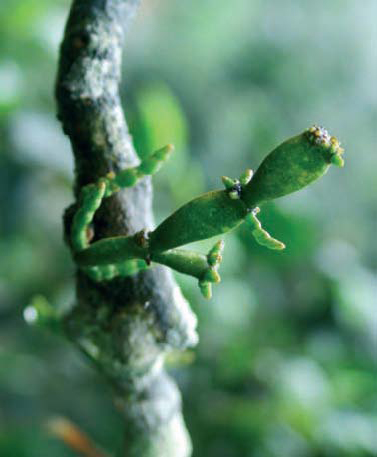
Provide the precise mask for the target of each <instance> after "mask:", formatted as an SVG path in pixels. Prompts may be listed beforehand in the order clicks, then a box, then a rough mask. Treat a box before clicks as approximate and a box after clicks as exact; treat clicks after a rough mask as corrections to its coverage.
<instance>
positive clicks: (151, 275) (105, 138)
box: [56, 0, 197, 457]
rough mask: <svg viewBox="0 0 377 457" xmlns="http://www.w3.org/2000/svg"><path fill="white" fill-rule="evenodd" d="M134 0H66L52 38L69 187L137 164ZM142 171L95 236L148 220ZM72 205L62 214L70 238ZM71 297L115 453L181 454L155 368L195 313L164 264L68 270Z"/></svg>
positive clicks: (182, 442) (107, 210)
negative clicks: (128, 72) (123, 77)
mask: <svg viewBox="0 0 377 457" xmlns="http://www.w3.org/2000/svg"><path fill="white" fill-rule="evenodd" d="M138 3H139V2H138V0H74V1H73V3H72V7H71V11H70V15H69V18H68V21H67V25H66V30H65V34H64V39H63V42H62V45H61V51H60V61H59V69H58V75H57V83H56V97H57V102H58V117H59V119H60V121H61V122H62V126H63V130H64V132H65V133H66V134H67V135H68V136H69V138H70V141H71V145H72V150H73V153H74V157H75V186H74V189H75V195H76V197H78V195H79V190H80V188H81V187H82V186H83V185H85V184H88V183H90V182H95V181H97V180H98V178H100V177H101V176H104V175H105V174H106V173H108V172H109V171H114V172H118V171H119V170H121V169H122V168H125V167H128V166H135V165H137V164H138V163H139V160H138V157H137V155H136V153H135V150H134V148H133V145H132V141H131V137H130V135H129V132H128V129H127V125H126V122H125V119H124V114H123V110H122V108H121V103H120V97H119V93H118V85H119V81H120V73H121V56H122V43H123V36H124V33H125V29H126V28H127V27H128V25H129V23H130V18H131V17H132V16H133V15H134V13H135V12H136V9H137V7H138ZM151 203H152V186H151V180H150V178H148V177H146V178H143V179H142V180H141V182H140V183H138V184H137V185H136V186H135V187H133V188H130V189H126V190H123V191H122V192H119V193H118V194H116V195H114V196H112V197H110V198H108V199H107V200H106V201H105V202H104V204H103V205H102V207H101V209H100V210H99V211H98V214H96V217H95V220H94V234H95V235H94V240H97V239H101V238H103V237H108V236H114V235H127V234H132V233H135V232H136V231H138V230H141V229H148V230H150V229H152V228H153V224H154V222H153V214H152V209H151ZM74 208H75V205H73V206H72V207H71V208H68V210H67V211H66V214H65V218H64V222H65V224H64V225H65V235H66V239H67V240H68V239H69V233H70V223H71V220H72V214H73V212H74ZM76 295H77V300H76V303H75V305H74V306H73V307H72V310H71V311H70V312H69V313H68V314H67V316H66V317H65V321H64V328H65V331H66V334H67V336H68V337H69V338H70V339H71V340H72V341H73V343H74V344H75V345H77V347H78V348H79V349H80V350H81V351H83V352H84V353H85V354H86V355H87V356H88V357H89V358H90V359H91V360H92V362H93V363H94V365H95V366H96V367H97V369H98V370H100V372H101V373H102V374H103V376H104V378H105V380H106V381H107V382H108V383H110V384H111V386H112V387H113V391H114V398H115V404H116V406H117V408H118V409H119V411H120V412H121V414H122V416H123V419H124V430H125V432H124V434H125V439H124V448H123V450H122V454H121V455H123V456H127V457H141V456H142V457H188V456H189V455H190V454H191V443H190V439H189V437H188V434H187V431H186V428H185V425H184V422H183V418H182V413H181V397H180V393H179V390H178V388H177V386H176V385H175V383H174V381H172V379H171V378H170V377H169V376H168V375H167V374H166V372H165V370H164V357H165V354H166V353H167V352H168V351H169V350H172V349H181V350H182V349H185V348H187V347H190V346H193V345H195V344H196V343H197V333H196V317H195V315H194V314H193V313H192V311H191V309H190V307H189V305H188V303H187V301H186V300H185V299H184V297H183V296H182V294H181V291H180V289H179V287H178V286H177V284H176V283H175V281H174V279H173V278H172V275H171V273H170V271H168V270H167V269H166V268H164V267H155V268H153V269H150V270H147V271H143V272H141V273H139V274H137V275H135V276H132V277H129V278H117V279H114V280H112V281H106V282H103V283H97V282H94V281H92V280H91V279H90V278H88V277H87V276H86V275H85V274H84V273H80V272H79V271H77V273H76Z"/></svg>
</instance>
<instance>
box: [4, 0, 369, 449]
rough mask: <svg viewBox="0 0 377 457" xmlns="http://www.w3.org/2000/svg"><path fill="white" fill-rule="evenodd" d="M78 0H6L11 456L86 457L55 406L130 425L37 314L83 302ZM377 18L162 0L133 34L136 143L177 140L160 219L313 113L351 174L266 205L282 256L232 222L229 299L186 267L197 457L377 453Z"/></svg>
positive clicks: (250, 162)
mask: <svg viewBox="0 0 377 457" xmlns="http://www.w3.org/2000/svg"><path fill="white" fill-rule="evenodd" d="M69 3H70V2H69V1H68V0H1V2H0V204H1V217H0V456H1V457H3V456H4V457H24V456H25V457H37V456H38V457H40V456H42V457H44V456H54V457H66V456H73V455H74V454H73V453H72V452H71V451H69V450H68V449H66V448H65V446H64V445H63V444H61V443H59V442H58V441H56V440H55V439H53V438H52V437H51V436H49V435H48V433H47V432H46V431H45V428H44V424H45V423H46V421H47V420H48V419H49V418H51V417H53V416H56V415H58V416H63V417H66V418H69V419H71V420H73V421H74V422H75V423H77V424H79V425H80V426H81V427H82V428H83V429H84V430H85V431H86V432H88V433H89V434H90V435H91V436H92V437H93V438H94V439H95V440H96V441H97V442H98V443H100V444H101V445H102V446H104V447H105V448H108V449H114V448H116V447H118V446H120V444H121V439H122V424H121V420H120V417H119V416H118V415H117V413H116V412H115V411H114V409H113V406H112V402H111V393H110V391H109V389H108V387H106V386H105V385H104V384H103V382H102V380H101V379H100V377H99V376H98V375H97V374H96V373H95V372H94V371H93V370H92V369H91V368H90V367H89V366H88V365H87V363H86V361H85V360H84V359H83V358H82V357H81V356H80V355H79V354H78V353H77V352H76V351H75V350H74V348H73V347H71V345H70V344H69V343H68V342H65V341H63V340H61V339H60V338H59V337H57V336H55V335H53V334H50V333H48V332H47V331H45V330H43V329H39V328H35V327H33V326H28V325H27V324H26V323H25V320H24V318H23V310H24V308H25V307H26V306H27V305H28V304H30V303H31V302H32V301H33V300H39V301H41V300H43V299H44V298H43V297H45V299H47V300H48V301H49V302H50V303H52V304H53V305H54V306H56V307H58V308H59V309H60V310H63V309H65V308H67V307H68V306H69V305H70V304H71V303H72V302H73V300H74V295H73V272H74V268H73V264H72V262H71V260H70V256H69V253H68V250H67V249H66V247H65V246H64V244H63V242H62V223H61V215H62V212H63V209H64V208H65V207H66V206H67V205H68V204H70V202H72V192H71V183H72V178H73V171H72V169H73V161H72V157H71V153H70V147H69V144H68V140H67V139H66V138H65V137H64V136H63V134H62V132H61V129H60V126H59V124H58V122H57V121H56V119H55V102H54V99H53V85H54V78H55V73H56V64H57V53H58V44H59V41H60V40H61V37H62V32H63V27H64V22H65V19H66V17H67V14H68V9H69ZM376 16H377V3H376V2H375V1H374V0H363V1H362V2H358V1H355V0H352V1H351V0H332V1H328V0H327V1H326V0H318V1H316V2H313V1H310V0H302V1H300V2H297V1H293V0H281V1H280V0H270V1H262V0H234V1H233V2H229V1H228V0H191V1H181V0H143V6H142V9H141V11H140V13H139V15H138V18H137V20H136V21H135V23H134V24H133V27H132V30H131V31H129V33H128V40H127V44H126V48H125V61H124V76H123V82H122V88H121V90H122V97H123V101H124V105H125V111H126V115H127V119H128V122H129V125H130V130H131V133H132V135H133V137H134V140H135V144H136V147H137V150H138V151H139V153H140V154H143V153H145V151H150V150H152V149H154V148H157V147H158V146H161V145H163V144H165V143H170V142H172V143H175V145H176V151H175V154H174V157H173V158H172V159H171V160H170V162H169V163H168V164H167V165H166V167H165V168H164V169H163V170H162V171H161V172H160V173H159V174H158V176H156V177H155V178H154V184H155V198H154V206H155V214H156V220H157V221H161V220H162V219H163V218H164V217H165V216H167V215H168V214H169V213H170V212H171V211H172V210H174V209H175V208H176V207H177V206H178V205H180V204H182V203H183V202H185V201H187V200H188V199H190V198H192V197H194V196H196V195H197V194H199V193H201V192H203V191H206V190H208V189H212V188H218V187H221V184H220V180H219V177H220V176H222V175H224V174H226V175H228V176H232V177H236V176H239V174H240V173H241V172H242V171H243V170H244V169H245V168H247V167H252V168H255V167H256V166H257V164H258V163H259V162H260V160H261V159H262V158H263V157H264V155H265V154H266V153H267V152H268V151H269V150H271V149H272V148H273V147H274V146H275V145H277V144H278V143H279V142H281V141H282V140H284V139H285V138H286V137H289V136H291V135H293V134H296V133H298V132H300V131H302V130H303V129H304V128H305V127H307V126H309V125H311V124H313V123H319V124H323V125H325V126H326V127H327V128H328V129H329V130H330V132H331V133H332V134H334V135H336V136H338V137H339V138H340V139H341V141H342V143H343V145H344V147H345V148H346V153H345V159H346V167H345V168H344V169H342V170H340V169H336V168H334V167H332V168H331V170H330V171H329V173H328V174H327V175H326V176H325V177H324V178H323V179H321V180H320V181H319V182H317V183H315V184H314V185H312V186H311V187H310V188H308V189H306V190H304V191H301V192H300V193H298V194H294V195H291V196H289V197H286V198H283V199H280V200H278V201H276V203H275V204H270V205H266V206H264V207H263V211H262V212H261V219H262V221H263V223H264V225H265V227H266V228H267V229H268V230H269V231H270V232H271V234H272V235H273V236H275V237H277V238H278V239H281V240H283V241H284V242H286V244H287V249H286V250H285V251H284V252H283V253H277V252H271V251H268V250H266V249H264V248H262V247H259V246H258V245H256V243H255V242H254V240H253V239H252V237H251V236H250V234H248V233H247V231H246V230H245V229H244V228H241V229H239V230H237V231H236V232H234V233H232V234H231V235H228V236H227V238H226V250H225V255H224V261H223V265H222V269H221V274H222V277H223V282H222V283H221V284H220V285H219V286H216V287H215V288H214V298H213V299H212V301H210V302H205V301H204V300H203V299H202V297H201V296H200V294H199V291H198V288H197V285H196V282H195V281H193V280H192V279H191V278H186V277H184V276H182V275H178V274H177V275H176V277H177V280H178V282H179V283H180V284H181V286H182V289H183V291H184V294H185V295H186V297H188V299H189V300H190V303H191V304H192V307H193V309H194V310H195V312H196V313H197V314H198V317H199V332H200V338H201V340H200V344H199V346H198V347H197V348H196V349H195V350H194V351H191V353H189V354H188V355H187V356H185V357H181V358H178V359H180V360H179V361H178V362H177V360H176V361H175V362H172V363H171V371H172V373H173V374H174V376H175V378H176V379H177V380H178V382H179V384H180V387H181V389H182V393H183V398H184V413H185V418H186V421H187V424H188V427H189V429H190V432H191V435H192V439H193V442H194V446H195V452H194V457H241V456H242V457H358V456H363V457H364V456H376V455H377V376H376V375H377V368H376V354H377V310H376V305H377V303H376V296H377V281H376V269H377V252H376V251H377V243H376V238H375V233H376V231H377V206H376V198H375V197H376V194H377V179H376V177H375V174H376V169H377V155H376V152H375V148H376V144H377V143H376V140H377V138H376V125H377V109H376V99H377V92H376V78H377V59H376V53H375V49H376V38H377V32H376V27H375V18H376ZM211 243H212V241H211ZM206 246H208V243H202V245H201V246H200V249H205V248H206ZM36 295H37V297H36ZM38 295H40V296H42V298H38Z"/></svg>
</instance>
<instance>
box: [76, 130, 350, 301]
mask: <svg viewBox="0 0 377 457" xmlns="http://www.w3.org/2000/svg"><path fill="white" fill-rule="evenodd" d="M172 149H173V147H172V146H171V145H168V146H165V147H164V148H162V149H160V150H158V151H157V152H155V153H153V154H152V155H151V156H149V157H147V158H146V159H145V160H144V161H143V162H142V163H141V164H140V165H139V166H137V167H133V168H127V169H125V170H122V171H120V172H119V173H118V174H116V175H115V174H113V173H110V174H108V175H107V176H106V177H104V178H101V179H100V180H99V181H98V182H97V183H95V184H89V185H87V186H84V187H83V188H82V190H81V194H80V199H79V207H78V210H77V211H76V213H75V215H74V218H73V223H72V230H71V247H72V251H73V255H74V258H75V261H76V263H77V265H78V266H79V268H81V269H82V270H83V271H84V272H85V273H86V274H88V275H89V276H90V277H91V278H92V279H93V280H95V281H104V280H111V279H113V278H114V277H116V276H128V275H132V274H135V273H137V272H138V271H140V270H143V269H145V268H149V266H150V264H151V263H152V262H156V263H160V264H163V265H167V266H168V267H170V268H173V269H174V270H176V271H179V272H180V273H184V274H187V275H191V276H193V277H195V278H197V279H198V281H199V287H200V290H201V292H202V294H203V296H204V297H205V298H210V297H211V294H212V290H211V287H212V283H218V282H220V276H219V273H218V268H219V265H220V263H221V260H222V257H221V254H222V251H223V248H224V242H223V241H218V242H217V243H216V244H215V245H214V246H213V247H212V249H211V250H210V251H209V252H208V254H207V255H203V254H200V253H197V252H194V251H189V250H184V249H178V248H179V247H180V246H183V245H185V244H188V243H192V242H194V241H199V240H204V239H207V238H211V237H214V236H216V235H221V234H223V233H226V232H229V231H230V230H232V229H234V228H236V227H238V226H239V225H240V224H242V223H243V222H245V223H246V225H247V226H248V227H249V228H250V231H251V234H252V235H253V236H254V238H255V240H256V241H257V242H258V243H259V244H261V245H263V246H266V247H268V248H270V249H277V250H281V249H284V248H285V245H284V244H283V243H282V242H280V241H278V240H276V239H274V238H272V237H271V236H270V234H269V233H268V232H267V231H266V230H264V229H263V228H262V225H261V223H260V221H259V220H258V219H257V216H256V215H257V213H258V212H259V207H258V205H259V204H260V203H263V202H265V201H268V200H273V199H275V198H278V197H282V196H283V195H287V194H290V193H292V192H296V191H297V190H300V189H302V188H303V187H305V186H307V185H308V184H310V183H311V182H313V181H315V180H316V179H318V178H319V177H320V176H322V175H323V174H325V173H326V171H327V170H328V168H329V166H330V164H334V165H336V166H339V167H342V166H343V165H344V161H343V158H342V153H343V149H342V148H341V147H340V143H339V142H338V140H337V139H336V138H335V137H333V136H330V135H329V134H328V132H327V131H326V130H325V129H324V128H322V127H317V126H313V127H311V128H309V129H307V130H306V131H305V132H303V133H301V134H300V135H297V136H294V137H292V138H290V139H288V140H286V141H285V142H284V143H282V144H280V145H279V146H278V147H277V148H275V149H274V150H273V151H272V152H271V153H270V154H268V155H267V156H266V158H265V159H264V160H263V162H262V163H261V165H260V166H259V168H258V169H257V171H256V172H255V173H254V174H253V172H252V170H249V169H248V170H246V171H245V172H244V173H243V174H242V175H241V176H240V178H239V179H235V180H233V179H231V178H228V177H226V176H223V177H222V182H223V184H224V187H225V189H224V190H214V191H211V192H207V193H205V194H203V195H200V196H199V197H197V198H195V199H193V200H191V201H190V202H188V203H186V204H185V205H183V206H182V207H181V208H179V209H178V210H177V211H175V212H174V213H173V214H171V215H170V216H169V217H168V218H167V219H165V220H164V221H163V222H162V223H161V224H160V225H159V226H158V227H157V228H156V229H155V230H153V231H152V232H146V231H141V232H138V233H136V234H134V235H131V236H118V237H111V238H105V239H102V240H99V241H96V242H94V243H92V244H89V236H88V233H89V228H90V224H91V223H92V221H93V217H94V214H95V212H96V211H97V209H98V208H99V207H100V205H101V202H102V200H103V199H104V198H106V197H109V196H110V195H112V194H114V193H115V192H118V191H119V190H121V189H123V188H125V187H132V186H134V185H135V184H136V183H137V182H138V180H139V179H141V178H142V177H143V176H145V175H152V174H154V173H156V172H157V171H158V170H159V169H160V167H161V165H162V164H163V163H164V162H165V161H166V160H167V159H168V157H169V156H170V154H171V152H172Z"/></svg>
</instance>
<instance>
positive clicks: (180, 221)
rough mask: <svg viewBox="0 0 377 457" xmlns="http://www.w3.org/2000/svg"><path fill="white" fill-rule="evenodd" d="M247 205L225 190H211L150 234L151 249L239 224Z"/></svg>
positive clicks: (182, 242) (175, 243)
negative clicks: (234, 198)
mask: <svg viewBox="0 0 377 457" xmlns="http://www.w3.org/2000/svg"><path fill="white" fill-rule="evenodd" d="M246 214H247V208H246V206H245V204H244V203H243V202H242V201H241V200H232V199H230V198H229V196H228V193H227V192H226V191H223V190H217V191H213V192H208V193H206V194H203V195H201V196H200V197H198V198H195V199H194V200H191V201H190V202H188V203H186V205H184V206H182V207H181V208H179V209H178V210H177V211H175V212H174V213H173V214H172V215H171V216H169V217H168V218H167V219H165V220H164V221H163V222H162V223H161V224H160V225H159V226H158V227H157V228H156V230H155V231H154V232H152V233H150V234H149V242H150V250H151V252H154V251H156V252H159V251H165V250H167V249H172V248H175V247H178V246H182V245H184V244H188V243H192V242H193V241H198V240H205V239H206V238H211V237H213V236H216V235H220V234H221V233H226V232H228V231H229V230H231V229H233V228H235V227H237V226H238V225H239V224H240V223H241V222H242V221H243V220H244V218H245V216H246Z"/></svg>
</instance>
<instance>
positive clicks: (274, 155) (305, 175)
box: [242, 126, 343, 208]
mask: <svg viewBox="0 0 377 457" xmlns="http://www.w3.org/2000/svg"><path fill="white" fill-rule="evenodd" d="M342 153H343V149H342V148H341V147H340V144H339V142H338V140H337V139H336V138H335V137H331V136H330V135H329V133H328V132H327V131H326V130H325V129H324V128H322V127H316V126H314V127H311V128H309V129H308V130H306V131H305V132H303V133H301V134H300V135H297V136H294V137H292V138H290V139H288V140H287V141H284V143H282V144H281V145H279V146H278V147H277V148H276V149H274V150H273V151H272V152H271V153H270V154H269V155H268V156H267V157H266V158H265V159H264V160H263V162H262V163H261V165H260V166H259V168H258V170H257V171H256V173H255V174H254V176H253V178H252V179H251V181H250V182H249V183H248V184H247V186H245V187H244V189H243V195H242V199H243V200H244V201H245V203H246V205H247V206H248V207H249V208H254V207H255V206H257V205H258V204H259V203H260V202H263V201H266V200H271V199H274V198H278V197H282V196H283V195H287V194H290V193H292V192H296V191H297V190H300V189H302V188H303V187H305V186H307V185H308V184H310V183H311V182H313V181H315V180H316V179H318V178H319V177H321V176H322V175H323V174H325V173H326V171H327V170H328V168H329V165H330V164H331V163H334V164H335V165H338V166H342V165H343V159H342V158H341V154H342Z"/></svg>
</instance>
